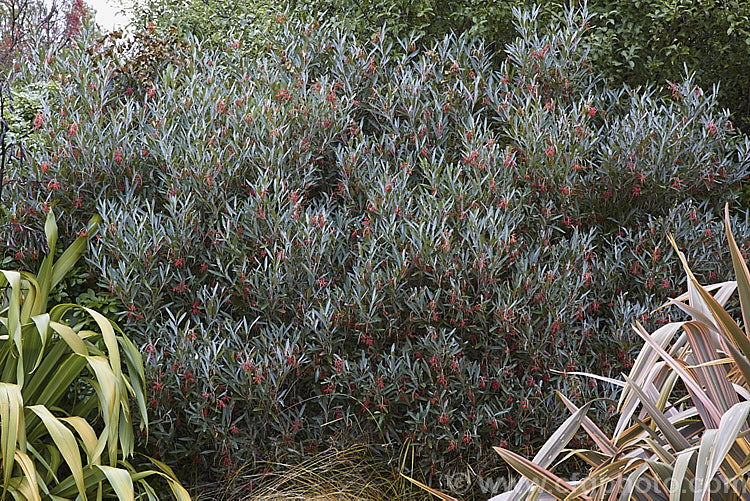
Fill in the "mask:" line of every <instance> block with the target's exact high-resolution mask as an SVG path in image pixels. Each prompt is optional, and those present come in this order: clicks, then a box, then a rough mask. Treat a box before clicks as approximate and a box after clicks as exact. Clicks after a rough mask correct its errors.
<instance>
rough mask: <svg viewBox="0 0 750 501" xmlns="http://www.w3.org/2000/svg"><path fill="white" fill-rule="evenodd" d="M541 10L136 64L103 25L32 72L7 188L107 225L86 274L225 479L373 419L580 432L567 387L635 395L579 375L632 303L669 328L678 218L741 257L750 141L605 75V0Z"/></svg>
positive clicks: (699, 108) (195, 47) (442, 445)
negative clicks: (458, 31) (32, 187)
mask: <svg viewBox="0 0 750 501" xmlns="http://www.w3.org/2000/svg"><path fill="white" fill-rule="evenodd" d="M538 14H539V12H538V11H536V10H535V11H533V12H527V13H525V14H523V15H521V14H520V13H517V20H516V22H517V30H518V35H519V37H518V38H517V39H516V40H515V42H513V44H511V45H510V46H508V48H507V51H506V54H504V55H503V57H502V58H498V59H497V60H496V58H495V55H494V54H493V53H492V51H490V50H488V48H487V47H485V45H484V44H483V43H481V42H480V41H477V40H475V39H471V38H469V37H468V36H460V37H455V36H449V37H447V38H445V39H444V40H442V41H439V42H430V43H427V42H425V41H420V40H419V39H418V38H404V39H402V40H401V42H400V45H399V46H398V47H394V46H393V44H392V43H391V39H390V38H389V37H388V36H387V32H380V33H379V34H377V33H376V34H373V35H372V38H371V39H370V40H369V41H367V42H361V41H359V40H358V39H357V37H355V36H353V35H352V34H351V33H349V32H347V31H341V30H338V29H335V28H334V27H332V26H331V25H328V24H324V25H321V24H315V23H313V24H309V25H300V24H298V23H295V22H287V21H285V20H284V19H282V18H280V19H278V20H277V21H276V24H277V27H276V28H274V29H273V30H265V29H264V36H266V37H269V38H270V39H271V41H270V42H269V43H268V45H267V46H266V47H265V48H264V49H263V50H262V52H261V53H260V54H256V53H255V52H254V51H245V50H242V47H243V44H244V43H245V38H237V39H233V38H231V37H230V38H229V39H226V40H225V41H224V43H223V45H221V46H219V47H216V45H217V43H218V42H217V41H216V40H212V41H210V43H209V42H206V41H200V40H199V39H196V38H194V37H191V36H184V37H182V39H181V40H182V43H181V44H174V45H173V46H172V47H170V50H171V52H170V53H169V57H164V58H161V59H159V58H156V59H157V60H156V61H153V62H154V64H153V65H151V62H149V63H148V64H149V66H148V71H147V72H146V73H143V74H142V75H144V77H143V78H141V77H140V76H139V75H141V73H138V72H137V71H136V72H135V73H133V72H132V71H131V70H130V69H129V68H133V67H134V66H129V65H128V60H127V59H126V57H127V56H128V54H127V53H123V52H121V51H118V50H112V44H115V45H116V43H117V42H116V41H111V40H110V41H107V40H98V41H97V40H96V39H95V38H94V37H93V35H92V34H89V33H84V36H83V37H82V38H81V39H80V41H79V44H78V47H75V48H73V49H71V50H70V51H68V52H64V53H61V54H60V55H59V56H58V57H55V58H38V59H36V60H34V61H33V64H30V65H29V66H28V68H27V74H26V82H27V85H31V84H32V82H36V83H37V84H39V83H40V82H41V83H42V84H44V85H46V87H45V88H46V89H48V90H49V92H48V93H45V94H44V96H43V97H42V98H41V106H42V108H41V110H40V111H39V112H38V113H37V114H36V115H35V117H34V120H33V124H32V128H33V129H34V131H35V134H36V136H35V138H36V140H38V141H39V146H40V147H39V148H36V149H34V150H33V154H32V157H33V158H32V161H31V162H30V163H28V164H26V163H17V164H13V168H14V169H15V170H14V171H13V172H12V174H13V177H18V178H24V179H30V180H34V181H35V182H36V186H40V187H42V189H41V190H39V191H38V192H37V193H36V196H35V197H29V196H23V197H21V196H18V195H16V196H15V198H11V199H9V200H7V201H4V203H5V204H6V207H8V209H7V210H8V211H9V218H10V219H11V221H13V222H15V223H17V224H21V223H23V222H24V221H33V220H34V217H35V214H38V213H40V212H41V211H42V210H43V209H44V207H45V205H52V206H55V207H56V208H57V209H58V210H59V211H61V212H64V218H65V219H64V226H65V229H66V230H67V232H68V234H69V235H75V234H76V232H78V231H81V230H83V229H84V228H83V227H82V226H81V224H82V221H85V220H86V219H87V218H88V217H89V216H90V215H91V214H93V213H99V214H101V215H102V217H103V218H104V221H105V222H104V229H103V231H101V232H100V233H99V235H97V237H96V241H97V244H96V245H95V246H94V249H93V253H92V258H91V259H90V260H89V261H88V264H89V266H90V269H91V271H92V275H93V276H95V277H99V278H98V280H99V281H100V283H101V285H102V287H103V289H104V290H105V291H107V292H105V293H104V294H102V293H101V292H92V294H91V295H90V297H91V300H92V301H93V300H95V301H98V302H104V303H108V304H115V305H119V307H120V308H121V309H120V311H121V315H120V319H121V322H122V324H123V329H124V330H125V331H126V332H127V333H128V334H129V335H131V336H132V337H133V339H135V340H137V342H138V343H139V344H140V345H141V347H142V349H143V352H144V353H145V355H146V372H147V377H148V387H149V389H150V396H149V400H148V405H149V407H150V412H151V413H152V418H151V422H152V433H151V436H150V439H149V440H150V442H149V447H150V448H151V450H152V451H153V452H154V453H155V454H157V455H159V456H160V457H164V458H168V459H169V460H170V461H171V462H172V464H177V465H178V466H179V468H180V469H181V470H182V471H193V472H196V474H197V473H198V472H208V471H213V472H215V473H217V472H224V473H226V472H231V471H234V470H236V469H237V468H238V467H240V466H242V465H243V464H244V463H245V462H247V461H251V460H253V459H264V458H270V457H273V458H277V459H278V458H282V457H284V456H287V455H293V456H301V455H304V454H307V453H310V452H312V451H315V450H319V449H322V448H325V447H326V446H327V445H329V444H340V443H342V442H343V443H346V442H347V441H351V440H354V441H364V442H367V443H377V444H383V446H382V447H381V449H380V452H379V453H380V454H383V455H384V456H385V457H387V456H392V455H397V454H398V453H399V451H400V450H401V448H402V447H403V446H404V445H405V444H412V449H411V450H412V451H413V452H414V453H415V458H416V460H417V462H416V463H415V465H416V466H419V467H421V468H423V469H424V471H425V472H427V473H433V474H436V473H437V472H438V471H442V472H443V473H444V472H446V471H451V470H463V469H464V468H466V466H465V465H467V464H470V465H471V467H472V468H473V471H475V472H478V473H480V474H481V473H483V472H487V471H489V470H490V469H491V468H493V467H495V465H496V463H497V462H498V461H497V459H498V458H496V455H495V454H494V453H492V450H491V446H494V445H498V443H499V441H500V440H501V437H502V439H503V440H505V441H507V443H505V444H504V445H505V446H508V447H510V448H514V449H515V450H517V451H521V452H525V453H530V452H531V451H532V450H533V449H534V448H535V447H538V446H539V445H540V444H542V443H543V442H544V440H545V439H546V438H547V437H548V436H549V435H550V433H551V432H552V431H553V430H554V429H555V428H556V427H557V426H559V424H560V423H561V419H562V417H561V416H563V415H564V412H562V410H561V406H560V404H559V403H558V402H557V401H556V399H555V397H554V394H553V391H552V390H555V389H562V390H564V391H565V393H566V394H569V395H572V396H573V397H574V398H577V399H580V398H591V397H599V396H610V395H611V394H612V391H613V390H612V389H611V388H609V387H603V386H601V385H597V384H596V383H594V384H589V381H587V380H583V379H580V378H578V377H575V376H571V375H568V374H565V372H566V371H574V370H590V369H592V368H594V367H596V369H597V372H600V371H602V370H603V371H604V372H605V373H612V374H618V373H619V372H620V371H622V369H624V368H628V367H629V366H630V365H631V363H632V359H631V357H632V352H633V349H634V339H633V335H632V333H631V332H630V329H629V328H627V325H628V322H627V320H624V319H632V318H634V317H635V316H636V315H643V316H642V317H641V319H642V321H644V322H646V321H649V322H656V323H661V322H666V321H668V318H669V317H668V316H667V314H666V313H663V312H658V313H655V314H653V315H652V316H651V318H648V315H649V314H648V313H647V312H649V311H650V309H652V308H653V307H655V306H657V305H659V304H661V303H662V302H663V300H664V299H665V298H666V297H667V296H668V295H669V294H674V293H675V291H677V290H679V288H680V284H679V283H678V281H677V278H676V277H678V276H679V274H678V273H677V267H678V265H679V264H678V263H677V262H675V259H674V257H673V255H672V251H671V249H670V247H669V245H668V244H667V242H666V240H665V235H666V233H667V232H672V233H674V234H675V237H676V238H677V240H679V241H680V242H684V244H685V246H686V248H688V249H689V251H690V252H691V257H690V260H691V262H693V263H695V264H694V271H695V273H696V274H697V275H699V276H702V277H707V278H709V279H712V280H713V279H716V278H717V277H724V276H726V274H727V273H728V269H727V268H726V263H727V262H728V261H727V260H722V259H721V256H723V255H724V254H725V252H726V251H725V250H722V249H723V246H722V245H721V240H720V231H718V228H719V227H720V222H719V219H718V208H719V207H720V206H721V205H722V204H723V203H724V202H725V201H726V200H727V199H732V198H733V197H735V196H737V194H738V193H739V184H740V182H741V181H742V180H743V179H744V178H745V177H746V176H747V171H748V167H750V152H749V151H748V150H749V146H750V144H748V141H747V140H744V141H743V140H742V139H741V137H739V136H738V135H736V134H735V133H734V132H733V130H732V129H733V127H732V124H731V122H730V121H729V120H728V117H727V115H726V114H724V113H719V112H718V111H717V109H716V108H717V97H716V95H715V94H714V93H713V92H712V91H710V90H704V89H701V88H700V87H699V86H697V85H696V83H695V80H694V78H693V77H692V76H689V77H687V78H686V79H685V81H683V82H679V83H674V84H671V85H670V86H669V88H668V89H663V88H653V87H648V88H644V89H635V90H634V89H631V88H628V87H618V88H616V89H609V88H607V87H606V86H605V85H604V84H603V83H602V80H601V78H600V75H599V74H598V73H597V72H596V71H594V69H593V68H592V66H591V63H590V60H589V58H587V47H588V46H587V45H586V44H587V43H588V42H590V41H591V39H590V38H587V37H588V36H589V35H588V34H590V31H589V30H588V29H587V26H588V24H587V23H588V22H589V21H590V16H589V14H588V13H587V12H586V11H585V9H583V10H580V11H569V12H568V13H567V14H566V15H565V16H563V17H564V19H563V20H562V22H561V23H559V24H555V25H550V26H546V25H544V26H542V27H539V26H537V25H536V23H535V18H536V16H537V15H538ZM252 33H253V32H252V31H251V32H250V34H248V35H243V37H244V36H247V37H252V36H253V35H252ZM144 36H148V37H151V39H152V40H153V39H155V38H158V37H162V36H166V35H165V34H164V33H159V32H152V33H151V34H147V35H144ZM175 36H180V34H179V33H177V34H176V35H175ZM87 49H88V50H87ZM506 56H507V57H506ZM131 62H132V60H131ZM137 67H138V68H143V66H142V65H137ZM50 82H55V84H54V85H51V84H50ZM664 90H666V92H663V91H664ZM11 197H13V194H12V193H11ZM735 226H736V227H738V228H742V229H744V228H747V221H746V220H743V219H742V218H740V219H739V220H738V221H736V222H735ZM741 231H744V230H741ZM4 252H5V256H4V257H5V259H12V260H20V261H23V260H25V259H29V258H32V257H33V256H32V254H33V249H25V248H23V247H22V246H21V247H19V248H14V249H9V248H8V249H4ZM595 411H596V412H598V413H599V415H600V416H606V415H607V413H608V412H609V409H608V406H607V405H606V404H605V403H602V402H601V401H600V402H599V403H598V404H597V407H596V408H595ZM206 467H208V469H207V468H206ZM439 478H440V476H439V475H438V476H435V477H434V478H433V482H437V481H438V480H439Z"/></svg>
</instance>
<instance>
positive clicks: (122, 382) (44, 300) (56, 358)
mask: <svg viewBox="0 0 750 501" xmlns="http://www.w3.org/2000/svg"><path fill="white" fill-rule="evenodd" d="M100 220H101V219H100V218H98V217H96V218H94V219H92V221H91V222H90V225H89V227H88V228H87V233H86V234H84V235H81V236H79V237H78V238H77V239H76V240H75V241H74V242H73V244H72V245H71V246H70V247H69V248H68V249H66V250H65V252H63V253H62V254H61V255H60V257H59V258H57V259H56V258H55V255H56V252H55V251H56V243H57V225H56V223H55V218H54V215H53V213H52V212H49V213H48V214H47V220H46V223H45V227H44V229H45V236H46V244H47V256H45V258H44V259H43V260H42V263H41V266H40V268H39V272H38V274H36V275H35V274H32V273H29V272H27V271H21V272H19V271H14V270H6V269H2V270H0V289H1V290H2V291H3V292H2V294H0V442H2V448H0V455H2V468H1V471H2V479H3V480H2V494H0V497H1V498H2V499H3V500H4V499H6V498H9V496H12V497H13V498H14V499H27V500H31V501H36V500H38V501H41V500H42V499H70V498H72V497H73V496H77V497H78V498H80V499H84V500H85V499H87V496H92V497H97V498H98V499H102V496H104V497H106V498H107V499H112V498H118V499H122V500H127V499H133V496H134V495H135V493H138V494H140V495H144V496H146V495H147V496H148V499H156V496H155V491H154V489H153V487H152V486H151V485H149V482H150V481H151V480H153V479H150V478H149V477H157V478H158V477H163V478H162V480H163V479H166V480H167V481H168V483H169V486H170V488H171V490H172V493H173V494H174V497H175V498H177V499H178V500H180V501H189V500H190V496H189V495H188V493H187V491H185V489H184V488H183V487H182V486H181V485H180V484H179V483H178V482H177V481H176V479H175V478H174V474H173V473H172V472H171V470H170V469H169V468H168V467H166V466H164V465H163V464H161V463H159V462H157V461H154V462H153V463H154V464H156V466H157V467H158V470H147V471H144V470H142V469H138V468H137V467H135V466H134V465H133V464H131V463H132V461H133V452H134V451H133V448H134V444H135V434H134V430H133V422H132V419H131V413H130V410H131V409H130V406H131V404H133V405H134V406H136V405H137V409H138V412H139V414H140V416H141V417H142V418H143V419H142V420H141V423H140V424H141V431H142V432H143V433H145V432H146V428H147V425H148V419H147V418H146V399H145V390H146V388H145V377H144V371H143V359H142V358H141V355H140V354H139V353H138V349H137V348H136V346H135V345H134V344H133V343H132V342H131V341H130V340H129V339H128V338H127V337H126V336H123V335H122V332H121V331H120V330H119V329H118V328H117V327H116V326H114V325H113V324H112V323H111V321H110V320H109V319H108V318H107V317H105V316H104V315H102V314H101V313H100V312H97V311H95V310H92V309H89V308H85V307H81V306H79V305H76V304H57V305H54V306H51V305H49V296H50V291H51V290H52V289H54V288H55V287H56V286H58V284H59V283H60V282H61V281H62V279H63V277H64V276H65V275H66V274H67V273H68V272H69V271H70V270H71V268H73V266H75V263H76V262H77V261H78V259H79V258H80V256H81V254H83V253H84V252H85V251H86V248H87V243H88V242H87V240H88V235H89V233H91V232H93V231H95V229H96V227H97V225H98V224H99V222H100ZM48 306H51V307H49V308H48ZM74 312H77V313H79V314H81V313H82V314H83V316H85V317H87V318H88V319H89V320H90V323H91V324H92V325H91V326H90V327H89V326H86V324H84V323H81V322H78V321H77V318H79V317H80V315H75V314H74ZM89 376H90V377H89ZM131 400H135V402H131ZM73 432H75V434H74V433H73ZM82 455H83V456H84V457H85V460H82V459H81V456H82Z"/></svg>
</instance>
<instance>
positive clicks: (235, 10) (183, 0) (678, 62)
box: [136, 0, 750, 127]
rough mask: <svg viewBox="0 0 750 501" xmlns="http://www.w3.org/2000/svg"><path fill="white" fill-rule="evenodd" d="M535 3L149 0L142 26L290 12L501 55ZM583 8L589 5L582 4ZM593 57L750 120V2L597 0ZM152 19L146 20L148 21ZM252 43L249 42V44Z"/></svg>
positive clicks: (246, 19)
mask: <svg viewBox="0 0 750 501" xmlns="http://www.w3.org/2000/svg"><path fill="white" fill-rule="evenodd" d="M533 3H534V2H532V1H530V0H487V1H484V0H482V1H479V0H323V1H317V0H288V1H283V0H263V1H262V2H248V1H246V0H219V1H211V2H203V1H202V0H180V1H176V2H174V1H166V0H146V1H144V2H142V3H140V4H139V6H138V8H137V10H136V18H137V19H139V22H144V21H146V20H148V21H151V20H153V21H157V23H158V24H162V25H164V26H176V27H178V28H179V29H180V30H181V31H183V32H190V33H193V34H196V35H198V36H200V37H202V38H208V39H212V40H216V41H223V40H225V39H226V36H227V35H228V34H232V36H237V37H239V38H243V37H242V35H243V34H247V33H248V31H247V30H248V28H249V26H251V25H254V26H256V27H258V26H260V27H262V28H263V29H261V30H259V31H260V32H261V33H263V32H265V29H266V28H269V27H272V26H273V24H272V23H271V22H270V21H272V20H273V19H275V18H276V17H278V16H279V15H281V13H283V12H287V14H288V15H291V16H297V17H300V16H302V17H304V16H308V15H310V14H313V15H318V16H320V15H324V16H326V17H328V18H335V19H338V21H339V23H341V24H343V25H344V26H346V27H348V28H350V29H353V30H355V31H356V32H357V33H358V36H359V38H360V40H363V41H364V40H368V39H370V38H371V37H372V34H373V33H375V32H376V31H378V30H381V29H382V28H383V27H384V26H385V27H386V31H385V32H384V34H383V35H384V36H388V37H389V38H390V40H391V41H393V42H394V44H395V45H398V44H397V42H396V41H397V40H400V39H403V38H404V37H407V36H409V35H410V34H411V33H416V34H418V35H419V36H421V42H422V43H423V44H427V45H429V44H430V43H432V42H434V41H435V40H440V39H442V38H443V37H445V36H446V35H447V34H449V33H452V32H455V33H468V34H470V35H477V36H480V37H482V38H483V40H484V41H485V43H487V45H488V48H489V49H490V50H492V49H494V50H498V51H502V50H503V49H504V47H505V45H506V44H508V43H510V42H512V40H513V38H514V37H515V30H514V28H513V14H512V9H513V8H514V7H524V8H530V7H531V6H532V5H533ZM576 3H583V2H575V1H574V2H573V4H574V5H575V4H576ZM565 5H567V2H560V1H551V2H546V3H544V4H543V8H542V10H541V12H540V16H541V19H543V20H545V21H548V20H552V19H560V16H561V15H562V12H563V11H564V7H565ZM588 8H589V10H590V11H591V12H592V13H593V14H594V17H593V18H592V20H591V24H590V28H591V35H590V43H589V45H590V49H591V52H590V58H591V60H592V62H593V63H594V65H595V66H596V68H597V71H598V72H599V73H601V74H602V75H603V76H604V77H606V78H607V79H609V80H610V81H611V84H612V85H613V86H615V87H617V86H619V85H621V84H622V83H627V84H628V85H630V86H631V87H634V86H638V85H647V84H657V85H666V82H667V81H675V80H678V79H679V78H681V76H682V75H684V71H685V68H687V70H688V71H691V72H695V74H696V83H698V84H699V85H701V86H702V87H704V88H711V87H712V86H713V85H714V84H717V83H721V87H720V89H719V100H720V104H721V106H724V107H726V108H728V109H729V110H730V111H731V112H732V113H733V119H734V120H735V121H736V122H737V123H738V124H739V125H740V126H741V127H744V125H746V124H747V123H748V121H749V120H750V72H748V71H747V68H750V2H747V1H745V0H630V1H627V2H614V3H613V2H611V1H609V0H590V1H589V2H588ZM146 22H147V21H146ZM243 39H244V40H246V41H247V42H250V41H249V40H248V39H247V38H243Z"/></svg>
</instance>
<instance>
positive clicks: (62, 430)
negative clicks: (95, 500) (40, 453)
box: [27, 405, 87, 501]
mask: <svg viewBox="0 0 750 501" xmlns="http://www.w3.org/2000/svg"><path fill="white" fill-rule="evenodd" d="M27 408H28V409H29V410H31V411H33V412H34V414H36V415H37V416H39V418H40V419H41V420H42V422H43V423H44V426H45V427H46V428H47V431H48V432H49V434H50V437H52V441H53V442H55V445H56V446H57V449H58V450H59V451H60V454H62V457H63V459H65V463H66V464H67V465H68V468H70V473H71V475H73V478H74V479H75V482H76V486H77V487H78V494H79V495H80V496H81V498H83V501H86V499H87V498H86V486H85V484H84V481H83V464H82V463H81V453H80V451H79V449H78V442H76V439H75V437H74V436H73V432H72V431H70V430H69V429H68V427H67V426H65V425H64V424H63V423H61V422H60V421H59V420H58V419H57V418H56V417H55V416H54V415H53V414H52V413H51V412H50V411H49V410H48V409H47V408H46V407H45V406H43V405H31V406H29V407H27Z"/></svg>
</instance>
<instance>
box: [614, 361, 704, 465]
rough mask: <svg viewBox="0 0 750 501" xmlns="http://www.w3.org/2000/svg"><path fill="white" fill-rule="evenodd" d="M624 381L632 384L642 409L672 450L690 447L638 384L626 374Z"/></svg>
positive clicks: (676, 450) (678, 450)
mask: <svg viewBox="0 0 750 501" xmlns="http://www.w3.org/2000/svg"><path fill="white" fill-rule="evenodd" d="M623 377H624V378H625V381H627V382H628V383H630V384H631V385H632V389H633V391H634V392H635V393H636V394H637V395H638V398H639V399H640V402H641V403H642V404H643V407H644V409H646V412H648V414H649V416H651V419H652V420H653V421H654V423H656V426H657V427H658V428H659V431H661V433H662V434H663V435H664V438H665V439H666V440H667V442H668V443H669V445H670V446H671V447H672V450H674V451H675V452H680V451H683V450H685V449H688V448H689V447H690V442H688V440H687V439H686V438H685V437H684V436H682V434H681V433H680V431H679V430H678V429H677V428H675V427H674V425H673V424H672V423H670V422H669V420H668V419H667V418H666V416H664V414H663V413H662V412H661V411H660V410H659V409H658V408H657V407H656V404H654V402H653V401H651V399H650V398H649V397H648V396H647V395H646V394H645V393H644V392H643V390H641V389H640V388H639V387H638V385H636V384H635V383H634V382H632V381H631V380H630V378H628V377H627V376H623Z"/></svg>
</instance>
